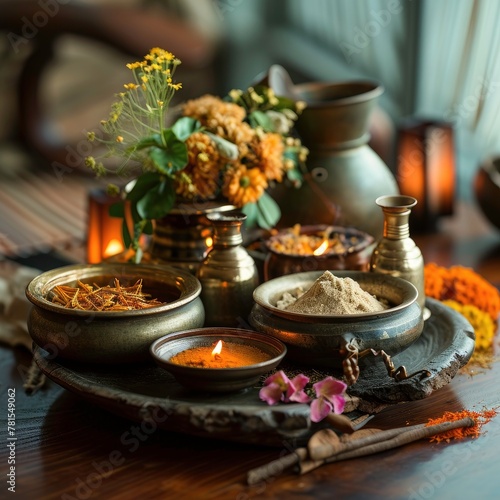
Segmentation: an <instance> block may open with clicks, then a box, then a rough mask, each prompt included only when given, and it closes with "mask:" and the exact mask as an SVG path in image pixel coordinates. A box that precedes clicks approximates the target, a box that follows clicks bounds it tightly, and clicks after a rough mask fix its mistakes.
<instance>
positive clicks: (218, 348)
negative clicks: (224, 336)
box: [212, 340, 222, 359]
mask: <svg viewBox="0 0 500 500" xmlns="http://www.w3.org/2000/svg"><path fill="white" fill-rule="evenodd" d="M221 352H222V340H219V342H217V345H216V346H215V347H214V350H213V351H212V357H213V359H221V355H220V353H221Z"/></svg>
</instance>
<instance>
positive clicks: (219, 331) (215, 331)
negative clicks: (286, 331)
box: [149, 327, 287, 375]
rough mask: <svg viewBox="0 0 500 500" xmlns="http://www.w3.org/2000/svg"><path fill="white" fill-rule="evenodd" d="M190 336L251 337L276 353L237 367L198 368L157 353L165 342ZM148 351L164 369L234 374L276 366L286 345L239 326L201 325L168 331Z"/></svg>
mask: <svg viewBox="0 0 500 500" xmlns="http://www.w3.org/2000/svg"><path fill="white" fill-rule="evenodd" d="M192 337H210V338H211V337H214V338H216V339H224V337H229V338H240V339H245V338H246V339H251V340H258V341H260V342H262V343H264V344H267V345H269V346H271V347H272V348H274V349H275V351H276V353H275V355H274V356H273V357H271V358H270V359H268V360H267V361H262V362H261V363H255V364H253V365H247V366H243V367H237V368H198V367H196V366H185V365H179V364H177V363H171V362H170V361H169V360H168V359H165V358H163V357H162V356H160V355H159V354H158V350H159V349H160V348H161V347H162V346H163V345H165V344H168V343H169V342H173V341H176V340H182V339H186V338H192ZM149 352H150V354H151V356H152V357H153V359H154V360H155V361H156V363H157V364H159V366H161V367H163V368H164V369H165V370H168V371H172V372H174V371H175V372H181V373H182V372H186V371H188V372H189V373H192V374H200V375H201V374H202V373H205V374H207V373H209V374H213V375H214V374H223V373H232V374H236V373H238V372H239V371H241V372H245V373H246V372H248V371H250V370H258V369H262V371H263V373H264V372H265V370H266V369H268V368H270V367H272V366H276V365H277V364H278V363H279V362H280V361H281V360H282V359H283V358H284V357H285V355H286V353H287V347H286V345H285V344H284V343H283V342H282V341H281V340H279V339H277V338H275V337H272V336H270V335H264V334H263V333H260V332H255V331H253V330H242V329H239V328H227V327H220V328H219V327H202V328H193V329H191V330H183V331H180V332H174V333H168V334H166V335H164V336H163V337H160V338H159V339H156V340H155V341H154V342H153V343H152V344H151V346H150V349H149Z"/></svg>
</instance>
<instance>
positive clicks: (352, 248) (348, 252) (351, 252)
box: [264, 224, 375, 281]
mask: <svg viewBox="0 0 500 500" xmlns="http://www.w3.org/2000/svg"><path fill="white" fill-rule="evenodd" d="M327 230H328V234H337V235H338V236H339V237H340V238H341V241H342V242H343V243H344V246H345V249H344V251H332V252H325V253H323V254H321V255H296V254H288V253H284V252H278V251H276V250H275V249H274V243H275V242H276V241H277V240H278V241H279V239H280V238H282V237H283V235H284V234H286V233H287V232H289V230H284V231H280V232H279V233H278V234H276V235H274V236H271V237H270V238H268V239H267V240H266V241H265V246H266V248H267V251H268V254H267V256H266V259H265V261H264V280H265V281H268V280H270V279H273V278H277V277H279V276H285V275H287V274H292V273H301V272H306V271H320V270H324V271H326V270H332V269H335V270H351V271H368V268H369V266H370V258H371V254H372V252H373V246H372V244H373V243H374V241H375V240H374V238H373V237H372V236H371V235H369V234H368V233H365V232H363V231H359V230H357V229H354V228H346V227H340V226H326V225H320V224H318V225H312V226H302V227H301V228H300V235H319V234H321V233H324V232H325V231H327Z"/></svg>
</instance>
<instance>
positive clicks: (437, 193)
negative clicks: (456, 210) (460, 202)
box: [397, 120, 455, 229]
mask: <svg viewBox="0 0 500 500" xmlns="http://www.w3.org/2000/svg"><path fill="white" fill-rule="evenodd" d="M397 181H398V184H399V189H400V191H401V194H404V195H407V196H412V197H413V198H415V199H416V200H417V205H416V206H415V207H414V208H413V209H412V215H411V218H410V221H411V222H412V223H413V225H414V227H415V228H416V229H432V228H433V226H434V225H435V223H436V220H437V218H438V217H441V216H443V215H451V214H452V213H453V203H454V195H455V153H454V142H453V127H452V125H451V124H449V123H446V122H441V121H433V120H409V121H406V122H403V123H402V124H401V125H400V127H399V134H398V156H397Z"/></svg>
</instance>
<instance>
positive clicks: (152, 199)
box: [136, 177, 175, 220]
mask: <svg viewBox="0 0 500 500" xmlns="http://www.w3.org/2000/svg"><path fill="white" fill-rule="evenodd" d="M174 203H175V188H174V183H173V180H172V179H170V178H169V177H167V178H166V179H164V180H163V181H162V182H161V183H160V184H158V185H156V186H154V187H153V188H151V189H150V190H149V191H148V192H147V193H146V194H145V195H144V196H143V197H142V198H141V199H140V200H139V201H138V202H137V204H136V206H137V212H138V213H139V215H140V216H141V217H142V219H150V220H151V219H160V218H161V217H164V216H165V215H167V214H168V212H170V210H171V209H172V207H173V206H174Z"/></svg>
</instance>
